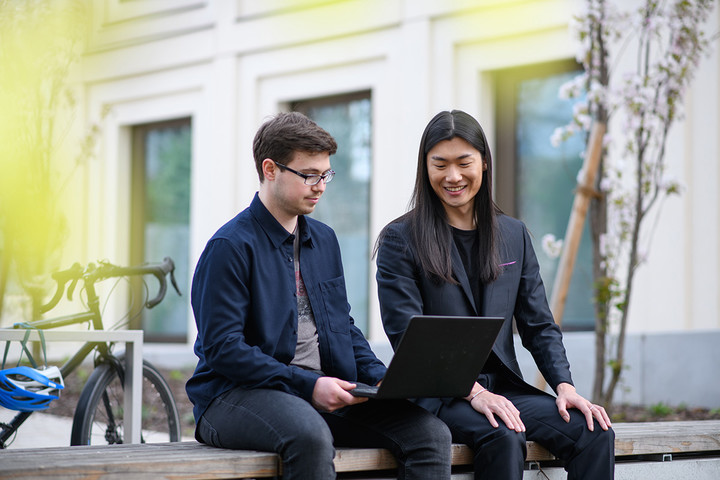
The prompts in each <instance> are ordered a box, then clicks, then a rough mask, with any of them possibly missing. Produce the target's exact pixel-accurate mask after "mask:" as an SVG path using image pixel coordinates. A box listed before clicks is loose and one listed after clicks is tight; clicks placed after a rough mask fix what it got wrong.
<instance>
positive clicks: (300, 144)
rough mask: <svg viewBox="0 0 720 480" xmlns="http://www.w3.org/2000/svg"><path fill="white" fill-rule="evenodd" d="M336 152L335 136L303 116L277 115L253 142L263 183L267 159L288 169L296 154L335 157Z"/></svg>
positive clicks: (298, 113)
mask: <svg viewBox="0 0 720 480" xmlns="http://www.w3.org/2000/svg"><path fill="white" fill-rule="evenodd" d="M336 151H337V143H335V139H334V138H333V137H332V135H330V134H329V133H328V132H327V131H325V130H324V129H323V128H321V127H320V126H319V125H318V124H317V123H315V122H314V121H312V120H310V119H309V118H308V117H306V116H305V115H303V114H302V113H300V112H289V113H279V114H277V115H276V116H274V117H273V118H271V119H270V120H267V121H266V122H265V123H263V124H262V125H261V126H260V128H259V129H258V131H257V133H256V134H255V139H254V140H253V157H255V168H256V169H257V172H258V178H260V182H261V183H262V182H263V181H264V180H265V176H264V175H263V172H262V162H263V160H265V159H266V158H270V159H272V160H275V161H276V162H278V163H282V164H284V165H287V164H288V163H290V162H291V161H292V159H293V153H294V152H308V153H320V152H327V153H328V154H330V155H333V154H334V153H335V152H336Z"/></svg>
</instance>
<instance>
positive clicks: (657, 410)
mask: <svg viewBox="0 0 720 480" xmlns="http://www.w3.org/2000/svg"><path fill="white" fill-rule="evenodd" d="M673 411H674V409H673V408H672V407H670V406H669V405H666V404H664V403H663V402H659V403H656V404H655V405H651V406H649V407H648V412H650V414H651V415H654V416H656V417H667V416H668V415H670V414H671V413H673Z"/></svg>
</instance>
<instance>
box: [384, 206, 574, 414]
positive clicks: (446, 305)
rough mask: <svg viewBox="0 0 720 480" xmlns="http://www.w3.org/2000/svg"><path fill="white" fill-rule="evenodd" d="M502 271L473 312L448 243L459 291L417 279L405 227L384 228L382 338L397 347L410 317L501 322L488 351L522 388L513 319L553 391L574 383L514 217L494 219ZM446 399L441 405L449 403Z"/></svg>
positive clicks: (436, 404) (526, 239)
mask: <svg viewBox="0 0 720 480" xmlns="http://www.w3.org/2000/svg"><path fill="white" fill-rule="evenodd" d="M498 224H499V231H500V232H499V235H500V264H501V266H502V274H501V275H500V276H499V277H498V279H497V280H495V281H494V282H493V283H490V284H488V285H485V286H484V288H483V304H482V307H481V308H480V309H478V308H477V307H476V305H475V300H474V299H473V294H472V289H471V288H470V283H469V280H468V277H467V274H466V273H465V268H464V267H463V263H462V260H461V258H460V254H459V252H458V250H457V247H456V246H455V243H454V242H452V245H451V248H452V268H453V272H454V273H453V274H454V277H455V279H456V280H457V281H458V283H459V284H457V285H453V284H451V283H447V282H442V283H438V282H437V281H435V280H432V279H431V278H429V277H428V276H427V275H426V274H424V273H423V272H422V269H421V267H420V264H419V261H418V259H417V256H416V254H415V252H414V249H413V247H412V246H411V244H410V242H409V233H408V230H407V226H406V225H405V224H404V223H402V222H397V223H391V224H390V225H388V227H387V230H386V232H385V236H384V237H383V240H382V243H381V245H380V248H379V250H378V254H377V267H378V269H377V282H378V296H379V299H380V310H381V314H382V321H383V325H384V327H385V332H386V333H387V335H388V338H389V339H390V343H392V345H393V348H395V347H397V345H398V343H399V341H400V338H401V337H402V333H403V332H404V331H405V328H406V327H407V324H408V322H409V321H410V318H411V317H412V316H413V315H418V314H426V315H461V316H463V315H470V316H478V315H479V316H486V317H503V318H504V319H505V323H504V324H503V326H502V329H501V330H500V333H499V335H498V338H497V340H496V341H495V345H494V346H493V352H495V354H496V355H497V357H498V358H499V359H500V361H501V362H502V364H503V365H504V366H505V367H507V371H508V372H510V375H511V377H512V379H513V380H515V381H516V382H521V383H523V384H524V383H525V382H524V381H523V379H522V378H523V377H522V373H521V371H520V365H519V364H518V361H517V356H516V354H515V346H514V343H513V326H512V320H513V318H515V323H516V324H517V330H518V333H519V334H520V338H521V339H522V343H523V346H524V347H525V348H527V349H528V350H529V351H530V353H532V355H533V358H534V359H535V363H536V364H537V366H538V368H539V370H540V372H541V373H542V374H543V375H544V376H545V379H546V380H547V382H548V384H549V385H550V386H551V387H552V388H553V389H555V387H557V385H558V384H560V383H563V382H567V383H570V384H572V377H571V375H570V366H569V363H568V361H567V356H566V354H565V347H564V346H563V343H562V333H561V332H560V328H559V327H558V326H557V324H556V323H555V321H554V320H553V316H552V313H551V312H550V308H549V307H548V304H547V299H546V296H545V288H544V287H543V282H542V279H541V278H540V269H539V266H538V262H537V258H536V257H535V251H534V250H533V247H532V243H531V241H530V236H529V235H528V232H527V229H526V228H525V225H524V224H523V223H522V222H520V221H519V220H516V219H514V218H511V217H508V216H505V215H500V216H498ZM448 400H449V399H445V400H444V401H448ZM441 401H442V400H440V399H429V398H428V399H421V400H418V403H420V404H421V405H423V406H424V407H425V408H427V409H428V410H430V411H432V412H437V410H438V409H439V408H440V406H441Z"/></svg>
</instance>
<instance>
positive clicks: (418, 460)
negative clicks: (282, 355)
mask: <svg viewBox="0 0 720 480" xmlns="http://www.w3.org/2000/svg"><path fill="white" fill-rule="evenodd" d="M196 437H197V439H198V440H199V441H201V442H203V443H207V444H209V445H213V446H216V447H222V448H231V449H239V450H262V451H271V452H276V453H278V454H279V455H280V456H281V457H282V462H283V468H282V478H283V479H286V480H287V479H300V478H305V479H313V480H314V479H333V478H335V467H334V464H333V458H334V456H335V448H334V447H336V446H337V447H375V448H387V449H389V450H390V451H391V452H392V453H393V454H394V455H395V458H396V460H397V462H398V478H400V479H428V480H437V479H449V478H450V461H451V458H450V457H451V453H450V445H451V435H450V431H449V430H448V428H447V426H446V425H445V424H444V423H443V422H442V421H440V420H439V419H438V418H437V417H435V416H434V415H432V414H430V413H429V412H427V411H426V410H424V409H422V408H421V407H418V406H417V405H414V404H413V403H411V402H409V401H405V400H369V401H367V402H364V403H361V404H357V405H352V406H349V407H345V408H342V409H340V410H337V411H335V412H332V413H326V412H322V413H321V412H318V411H317V410H315V408H313V406H312V405H310V403H308V402H307V401H305V400H303V399H302V398H299V397H296V396H294V395H290V394H288V393H284V392H280V391H277V390H267V389H254V390H243V389H240V388H235V389H232V390H229V391H228V392H225V393H223V394H222V395H220V396H219V397H217V398H216V399H215V400H214V401H213V402H212V403H211V404H210V407H208V409H207V410H206V411H205V413H204V414H203V415H202V416H201V417H200V420H199V421H198V425H197V430H196Z"/></svg>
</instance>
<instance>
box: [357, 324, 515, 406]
mask: <svg viewBox="0 0 720 480" xmlns="http://www.w3.org/2000/svg"><path fill="white" fill-rule="evenodd" d="M503 321H504V319H503V318H498V317H454V316H432V315H418V316H414V317H412V318H411V319H410V323H409V324H408V327H407V329H406V330H405V333H404V334H403V336H402V338H401V339H400V344H399V345H398V348H397V350H396V351H395V355H394V356H393V358H392V360H391V361H390V365H389V366H388V369H387V373H386V374H385V377H384V378H383V381H382V383H381V384H380V386H373V385H365V384H363V383H358V382H355V383H356V384H357V388H355V389H353V390H350V393H352V394H353V395H355V396H356V397H369V398H379V399H383V398H416V397H465V396H467V395H468V394H469V393H470V390H471V389H472V386H473V383H474V382H475V380H476V379H477V377H478V375H479V374H480V371H481V370H482V367H483V365H484V364H485V361H486V360H487V358H488V356H489V355H490V351H491V350H492V346H493V344H494V343H495V338H496V337H497V335H498V332H500V327H501V326H502V324H503Z"/></svg>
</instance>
